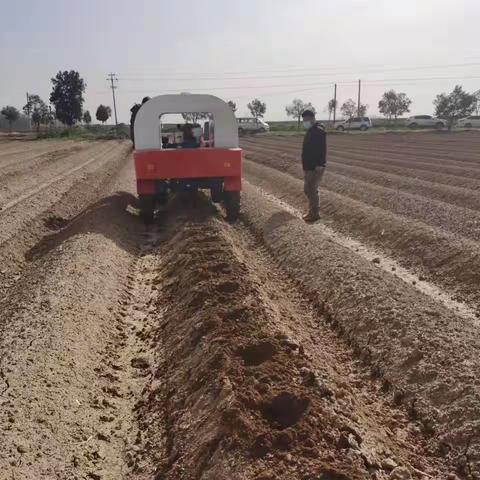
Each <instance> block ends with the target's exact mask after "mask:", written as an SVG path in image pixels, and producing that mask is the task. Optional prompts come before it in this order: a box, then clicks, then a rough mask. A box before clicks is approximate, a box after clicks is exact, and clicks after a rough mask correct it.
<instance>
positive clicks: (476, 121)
mask: <svg viewBox="0 0 480 480" xmlns="http://www.w3.org/2000/svg"><path fill="white" fill-rule="evenodd" d="M457 127H460V128H474V127H480V116H479V115H470V116H469V117H466V118H461V119H460V120H458V122H457Z"/></svg>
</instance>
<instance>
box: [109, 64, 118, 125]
mask: <svg viewBox="0 0 480 480" xmlns="http://www.w3.org/2000/svg"><path fill="white" fill-rule="evenodd" d="M107 80H109V81H110V88H111V89H112V95H113V111H114V112H115V128H118V120H117V104H116V102H115V89H116V88H117V86H116V85H115V84H114V82H118V78H117V76H116V75H115V74H114V73H109V74H108V78H107Z"/></svg>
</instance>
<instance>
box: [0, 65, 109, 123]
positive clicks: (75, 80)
mask: <svg viewBox="0 0 480 480" xmlns="http://www.w3.org/2000/svg"><path fill="white" fill-rule="evenodd" d="M51 81H52V92H51V93H50V98H49V100H50V104H51V105H52V106H53V109H52V107H50V106H48V105H47V104H46V102H45V101H44V100H42V99H41V98H40V96H39V95H36V94H33V95H27V103H26V104H25V105H24V106H23V108H22V110H23V113H24V114H25V115H26V116H27V117H28V118H30V119H31V121H32V124H33V125H34V126H35V127H36V129H37V131H38V130H39V129H40V126H41V125H53V124H54V122H55V119H56V120H58V121H60V122H61V123H63V124H64V125H67V126H68V127H71V126H73V125H75V124H76V123H77V122H80V121H82V120H83V122H84V123H85V124H87V125H89V124H90V123H91V122H92V116H91V115H90V112H89V111H88V110H86V111H83V103H84V93H85V88H86V83H85V80H84V79H83V78H81V77H80V74H79V73H78V72H76V71H75V70H70V71H67V70H65V71H63V72H62V71H59V72H58V73H57V75H56V76H55V77H54V78H52V79H51ZM0 113H1V114H2V115H3V116H4V117H5V118H6V120H7V122H8V124H9V127H10V129H11V128H12V125H13V123H15V122H16V121H17V120H18V119H19V118H20V111H19V110H18V109H17V108H15V107H13V106H11V105H7V106H5V107H3V108H2V110H1V111H0ZM111 115H112V110H111V108H110V107H109V106H106V105H99V106H98V108H97V111H96V118H97V120H98V121H100V122H102V123H105V122H106V121H107V120H108V119H109V118H110V116H111Z"/></svg>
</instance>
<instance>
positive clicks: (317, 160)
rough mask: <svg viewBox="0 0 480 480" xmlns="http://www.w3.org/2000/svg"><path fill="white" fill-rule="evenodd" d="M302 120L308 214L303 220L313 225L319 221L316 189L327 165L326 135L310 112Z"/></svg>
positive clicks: (303, 162) (318, 203) (304, 188)
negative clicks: (304, 131)
mask: <svg viewBox="0 0 480 480" xmlns="http://www.w3.org/2000/svg"><path fill="white" fill-rule="evenodd" d="M302 118H303V126H304V128H305V130H306V131H307V133H306V134H305V137H304V139H303V148H302V166H303V176H304V184H303V191H304V192H305V195H306V196H307V199H308V213H307V214H306V215H304V216H303V219H304V220H305V221H306V222H307V223H313V222H316V221H317V220H319V219H320V215H319V210H320V199H319V196H318V187H319V186H320V180H321V179H322V176H323V172H324V171H325V165H326V163H327V135H326V133H325V128H324V127H323V125H322V124H321V123H319V122H317V121H316V120H315V114H314V113H313V112H312V111H311V110H305V111H304V112H303V113H302Z"/></svg>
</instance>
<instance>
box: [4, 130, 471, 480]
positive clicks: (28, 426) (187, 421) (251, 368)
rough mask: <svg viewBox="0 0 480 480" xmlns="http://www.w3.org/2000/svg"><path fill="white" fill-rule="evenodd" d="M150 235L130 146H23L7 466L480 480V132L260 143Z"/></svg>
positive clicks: (18, 165)
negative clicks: (308, 170)
mask: <svg viewBox="0 0 480 480" xmlns="http://www.w3.org/2000/svg"><path fill="white" fill-rule="evenodd" d="M243 147H244V149H245V164H244V167H245V169H244V170H245V180H246V181H245V184H244V191H243V196H242V216H241V219H240V220H239V221H238V222H237V223H235V224H228V223H227V222H226V221H225V220H224V218H223V211H222V210H221V208H218V207H214V206H213V205H212V204H211V203H210V202H209V201H208V198H207V197H206V196H205V195H204V194H203V193H198V194H194V195H178V196H176V197H174V198H173V199H172V200H171V201H170V202H169V204H168V205H167V206H166V207H165V208H164V209H162V211H159V212H157V215H156V218H155V221H154V223H153V224H150V225H144V224H143V222H142V221H141V219H140V216H139V211H138V206H137V201H136V198H135V182H134V172H133V165H132V161H131V148H130V145H129V144H128V143H126V142H116V141H111V142H99V143H87V142H66V141H30V140H9V139H2V140H0V330H1V335H0V432H1V435H0V479H1V480H4V479H5V480H7V479H8V480H11V479H17V480H20V479H21V480H23V479H26V480H34V479H35V480H37V479H45V480H47V479H48V480H50V479H62V480H63V479H69V480H73V479H75V480H77V479H78V480H80V479H96V480H114V479H115V480H117V479H134V480H135V479H136V480H146V479H151V480H177V479H178V480H180V479H182V480H231V479H232V480H235V479H238V480H276V479H281V480H291V479H299V480H320V479H322V480H349V479H351V480H356V479H370V478H371V479H388V478H390V479H397V480H401V479H409V478H413V479H422V480H425V479H430V478H434V479H450V480H453V479H458V478H459V479H478V478H480V382H479V377H478V372H479V371H480V357H479V352H480V336H479V335H478V332H479V328H480V325H479V321H478V314H479V312H480V296H479V288H478V285H479V275H480V274H479V272H480V268H479V267H480V265H479V263H480V243H479V237H480V223H479V219H480V212H479V210H480V209H479V205H480V190H479V186H478V185H479V182H480V178H479V177H480V138H479V137H477V136H475V135H473V134H458V135H440V134H433V133H432V134H409V135H391V136H389V135H384V136H381V135H368V136H367V135H365V136H358V135H338V136H331V137H330V138H329V151H330V155H329V164H328V169H327V173H326V175H325V177H324V183H323V185H322V193H321V201H322V207H321V209H322V216H323V220H322V221H321V222H319V223H318V224H315V225H313V226H312V225H306V224H304V223H303V222H302V221H301V219H300V218H299V215H300V213H299V212H300V210H302V209H303V208H304V205H305V200H304V198H303V194H302V182H301V180H300V178H301V168H300V166H299V149H300V139H294V138H293V139H292V137H263V138H262V137H258V138H254V139H252V138H250V139H249V138H246V139H244V141H243Z"/></svg>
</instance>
